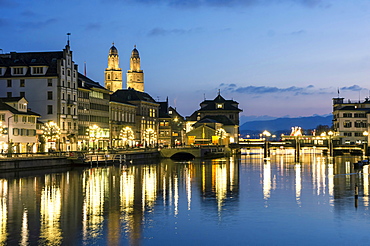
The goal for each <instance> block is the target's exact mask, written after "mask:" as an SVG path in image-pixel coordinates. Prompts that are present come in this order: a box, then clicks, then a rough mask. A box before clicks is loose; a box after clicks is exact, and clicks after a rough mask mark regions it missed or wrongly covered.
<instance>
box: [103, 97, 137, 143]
mask: <svg viewBox="0 0 370 246" xmlns="http://www.w3.org/2000/svg"><path fill="white" fill-rule="evenodd" d="M137 108H138V106H137V105H134V104H131V103H129V102H125V101H124V100H119V99H118V100H117V99H116V98H115V97H114V96H113V97H112V99H111V100H110V102H109V117H110V132H111V139H110V141H111V146H112V147H113V148H114V149H120V148H126V147H134V146H136V145H137V144H138V143H139V139H140V138H138V137H135V132H136V131H138V130H137V126H136V122H135V120H136V112H137Z"/></svg>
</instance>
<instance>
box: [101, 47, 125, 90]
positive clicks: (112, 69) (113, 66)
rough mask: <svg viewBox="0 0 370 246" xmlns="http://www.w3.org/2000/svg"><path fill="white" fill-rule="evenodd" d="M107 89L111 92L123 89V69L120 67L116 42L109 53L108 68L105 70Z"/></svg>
mask: <svg viewBox="0 0 370 246" xmlns="http://www.w3.org/2000/svg"><path fill="white" fill-rule="evenodd" d="M104 84H105V87H106V88H107V89H108V90H110V91H113V92H114V91H116V90H121V89H122V69H121V68H120V67H119V56H118V50H117V48H116V46H114V42H113V43H112V47H111V48H110V49H109V53H108V68H107V69H105V83H104Z"/></svg>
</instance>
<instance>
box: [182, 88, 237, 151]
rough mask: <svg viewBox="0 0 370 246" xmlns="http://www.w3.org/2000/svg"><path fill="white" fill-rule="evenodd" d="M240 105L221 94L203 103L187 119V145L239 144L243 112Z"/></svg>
mask: <svg viewBox="0 0 370 246" xmlns="http://www.w3.org/2000/svg"><path fill="white" fill-rule="evenodd" d="M238 105H239V103H238V102H236V101H234V100H226V99H224V98H223V97H222V96H221V94H220V93H219V94H218V95H217V97H216V98H215V99H213V100H204V101H203V102H201V103H200V109H198V110H197V111H195V112H194V113H193V114H192V115H191V116H188V117H186V135H187V141H188V142H187V143H188V144H193V143H196V142H197V141H198V142H199V143H202V144H206V143H207V144H208V143H214V144H215V143H217V144H220V143H221V142H222V144H227V143H238V141H239V113H240V112H242V110H241V109H239V108H238ZM223 139H224V140H223Z"/></svg>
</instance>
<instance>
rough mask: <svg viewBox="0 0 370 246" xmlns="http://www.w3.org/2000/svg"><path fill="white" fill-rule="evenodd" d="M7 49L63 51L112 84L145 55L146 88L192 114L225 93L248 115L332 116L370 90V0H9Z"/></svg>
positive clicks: (4, 4) (1, 45)
mask: <svg viewBox="0 0 370 246" xmlns="http://www.w3.org/2000/svg"><path fill="white" fill-rule="evenodd" d="M0 13H1V15H0V28H1V38H0V49H2V51H1V50H0V53H1V52H3V53H9V52H12V51H16V52H31V51H58V50H62V49H63V48H64V46H65V45H66V40H67V36H66V33H71V36H70V42H71V49H72V50H73V56H74V61H75V62H76V63H77V64H78V65H79V71H80V72H81V73H83V70H84V68H83V67H84V62H86V64H87V76H88V77H90V78H91V79H93V80H95V81H98V82H100V83H101V84H102V85H104V70H105V69H106V67H107V56H108V51H109V48H110V47H111V46H112V42H114V44H115V46H116V47H117V49H118V52H119V57H120V67H121V68H122V70H123V71H124V78H125V77H126V76H125V75H126V74H125V72H126V70H128V69H129V58H130V54H131V51H132V49H133V47H134V45H137V49H138V50H139V52H140V58H141V68H142V69H143V70H144V74H145V91H146V92H148V93H149V94H150V95H151V96H152V97H153V98H154V99H155V100H157V99H159V100H161V101H163V100H165V99H166V97H167V96H168V97H169V102H170V105H171V106H174V107H176V108H177V110H178V111H179V112H180V113H181V114H182V115H184V116H187V115H190V114H191V113H192V112H193V111H195V110H197V109H199V103H200V102H201V101H202V100H203V99H204V97H205V98H206V99H213V98H215V97H216V96H217V92H218V90H219V89H220V90H221V95H222V96H223V97H225V99H234V100H236V101H238V102H239V103H240V105H239V106H240V108H242V109H243V112H242V114H241V115H247V116H251V115H255V116H263V115H269V116H274V117H281V116H287V115H289V116H291V117H296V116H310V115H314V114H318V115H324V114H329V113H331V105H332V100H331V99H332V98H333V97H337V96H338V88H339V89H340V96H341V97H344V98H346V99H351V100H359V99H364V98H365V97H366V96H369V88H370V1H369V0H355V1H348V0H331V1H330V0H185V1H182V0H73V1H72V0H63V1H50V0H0Z"/></svg>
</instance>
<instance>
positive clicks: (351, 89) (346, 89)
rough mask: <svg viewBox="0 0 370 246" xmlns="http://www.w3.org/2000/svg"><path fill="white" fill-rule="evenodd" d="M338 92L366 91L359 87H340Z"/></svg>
mask: <svg viewBox="0 0 370 246" xmlns="http://www.w3.org/2000/svg"><path fill="white" fill-rule="evenodd" d="M340 90H343V91H361V90H368V89H367V88H363V87H360V86H358V85H352V86H348V87H341V88H340Z"/></svg>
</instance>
